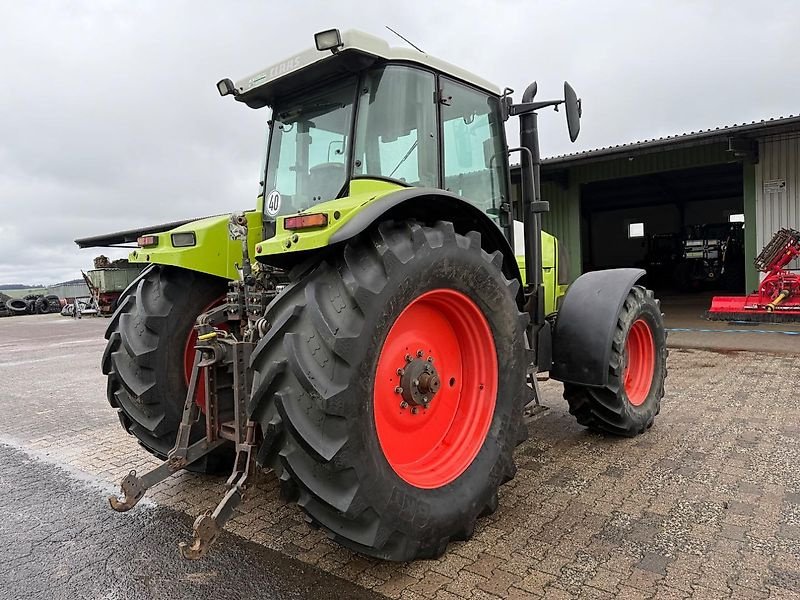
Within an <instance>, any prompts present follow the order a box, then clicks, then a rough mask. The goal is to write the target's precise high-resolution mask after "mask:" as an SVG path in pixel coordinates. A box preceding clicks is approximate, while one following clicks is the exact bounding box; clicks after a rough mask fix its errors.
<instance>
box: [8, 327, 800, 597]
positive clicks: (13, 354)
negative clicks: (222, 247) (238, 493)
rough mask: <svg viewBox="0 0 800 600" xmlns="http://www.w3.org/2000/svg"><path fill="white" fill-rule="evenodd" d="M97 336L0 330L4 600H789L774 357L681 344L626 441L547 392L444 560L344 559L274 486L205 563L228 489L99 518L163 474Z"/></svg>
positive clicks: (200, 489)
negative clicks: (140, 439)
mask: <svg viewBox="0 0 800 600" xmlns="http://www.w3.org/2000/svg"><path fill="white" fill-rule="evenodd" d="M105 324H106V322H105V321H104V320H102V319H85V320H83V321H82V322H76V321H72V320H70V319H63V318H61V317H59V316H58V315H42V316H30V317H14V318H9V319H0V444H3V443H4V444H5V447H3V448H0V518H2V521H0V599H2V600H5V599H6V598H38V597H43V598H76V597H78V598H80V597H86V598H110V599H113V598H127V597H159V596H158V595H157V594H155V595H154V594H153V590H156V591H158V590H162V591H163V596H162V597H170V598H179V597H180V598H182V597H189V598H191V597H198V598H206V597H208V598H214V597H220V598H227V597H231V598H237V597H244V596H250V597H268V598H269V597H276V598H281V597H288V598H295V597H307V598H326V597H330V596H331V595H333V594H334V593H335V594H336V595H338V596H340V597H341V598H358V597H359V596H358V594H359V593H360V594H367V593H373V592H374V593H377V594H382V595H384V596H386V597H390V598H400V599H402V600H422V599H435V600H458V599H470V600H487V599H489V600H496V599H498V598H542V597H544V598H550V599H552V598H609V599H611V598H647V599H649V598H692V599H700V598H793V599H797V598H800V393H798V382H800V358H799V357H798V356H797V355H793V354H790V353H788V352H786V349H785V348H783V349H779V351H776V353H764V352H761V353H753V352H742V351H727V350H725V348H720V347H717V348H715V349H716V350H723V352H719V351H716V352H708V351H703V350H697V349H693V348H673V350H672V351H671V354H670V358H669V362H668V368H669V378H668V380H667V395H666V397H665V399H664V402H663V405H662V411H661V414H660V415H659V417H658V418H657V419H656V422H655V425H654V426H653V428H652V429H651V430H650V431H648V432H647V434H645V435H642V436H639V437H637V438H635V439H631V440H628V439H622V440H621V439H614V438H608V437H604V436H599V435H594V434H591V433H588V432H586V431H585V430H584V429H583V428H581V427H579V426H578V425H577V424H576V423H575V420H574V419H573V418H572V416H571V415H570V414H569V413H568V411H567V407H566V404H565V402H564V401H563V400H562V399H561V386H560V384H558V383H556V382H546V383H544V384H543V385H542V391H543V403H544V404H545V406H546V407H547V410H545V411H543V412H541V413H539V414H538V415H537V417H536V418H534V419H533V420H531V421H530V422H529V423H528V429H529V434H530V439H529V440H528V441H527V442H525V443H524V444H523V445H522V446H520V448H519V449H518V450H517V453H516V460H517V464H518V466H519V471H518V473H517V476H516V478H515V479H514V480H513V481H512V482H510V483H509V484H507V485H506V486H504V487H503V488H502V490H501V493H500V507H499V509H498V511H497V512H496V513H495V514H493V515H491V516H489V517H487V518H484V519H481V520H480V521H479V523H478V526H477V528H476V533H475V537H474V538H473V539H472V540H471V541H469V542H458V543H454V544H451V545H450V546H449V548H448V551H447V553H446V554H445V555H444V556H443V557H442V558H440V559H437V560H433V561H418V562H414V563H404V564H391V563H384V562H380V561H377V560H371V559H366V558H364V557H361V556H358V555H356V554H353V553H352V552H349V551H347V550H345V549H343V548H341V547H340V546H338V545H336V544H335V543H333V542H331V541H330V540H329V539H328V538H327V537H326V536H325V535H324V534H323V533H322V532H320V531H317V530H313V529H310V528H309V527H308V526H307V525H306V524H305V522H304V519H303V516H302V513H301V511H300V510H299V509H298V508H297V507H296V506H292V505H286V504H284V503H282V502H281V501H280V499H279V497H278V490H277V484H276V482H275V480H274V477H272V476H271V475H269V474H267V475H264V476H262V477H261V478H260V480H259V481H258V483H257V485H255V487H254V488H253V489H252V491H251V492H252V493H250V494H249V495H248V497H247V499H246V501H245V502H244V503H243V504H242V505H241V506H240V507H239V509H238V510H237V513H236V516H235V517H234V518H233V519H232V521H231V522H230V523H229V527H228V530H229V532H230V533H231V535H227V536H225V538H224V539H222V540H220V543H219V544H218V545H217V546H216V547H215V548H214V549H213V552H214V554H212V556H211V557H210V558H209V559H207V561H208V562H203V563H186V562H184V561H182V560H181V559H180V558H179V557H178V554H177V550H176V546H175V544H176V543H177V542H178V541H180V540H183V539H186V537H187V536H188V535H189V531H190V526H191V522H192V519H193V518H194V517H195V516H197V515H198V514H200V513H202V512H204V511H205V510H208V509H210V508H213V506H214V505H215V504H216V502H217V501H218V500H219V498H220V496H221V494H222V493H223V491H224V479H225V478H224V477H209V476H200V475H195V474H191V473H182V474H179V475H177V476H175V477H173V478H171V479H170V480H168V481H166V482H164V483H162V484H159V485H158V486H156V487H155V488H154V489H153V490H151V491H150V492H149V493H148V498H149V499H150V501H149V502H148V503H146V504H144V505H140V506H137V507H136V508H134V509H133V510H132V511H130V512H128V513H125V514H121V515H120V514H116V513H113V512H112V511H111V510H110V509H108V508H107V507H106V503H105V502H106V501H105V496H106V495H107V494H108V493H109V492H111V491H112V490H113V489H114V482H117V481H119V480H120V478H121V477H122V476H124V474H125V473H127V472H128V470H130V469H137V470H139V471H142V470H145V469H147V468H150V467H152V466H155V465H156V464H158V463H157V461H155V460H154V459H153V458H152V457H150V456H149V455H148V454H147V453H146V452H144V451H143V450H142V449H141V448H140V447H139V446H138V445H137V444H136V442H135V440H134V439H133V438H132V437H130V436H128V435H126V434H125V433H124V432H123V431H122V430H121V428H120V427H119V423H118V422H117V418H116V416H115V413H114V411H113V410H111V409H110V408H109V406H108V404H107V402H106V399H105V379H104V377H103V375H102V374H101V373H100V369H99V363H100V357H101V354H102V351H103V347H104V340H103V339H102V331H103V328H104V326H105ZM709 335H711V334H709ZM714 335H717V336H732V337H734V338H735V336H736V335H737V334H729V333H719V334H714ZM743 335H746V334H743ZM758 335H766V334H752V335H750V338H757V337H758ZM674 337H675V336H671V343H673V342H674ZM787 337H790V336H787ZM726 339H727V338H726ZM748 339H749V338H748ZM689 341H691V340H689ZM31 457H34V458H31ZM98 486H99V488H98ZM44 502H52V503H53V505H54V508H52V509H50V510H48V509H47V508H46V505H45V504H44ZM112 550H113V552H112ZM10 565H13V568H10V567H9V566H10ZM293 572H294V574H295V575H296V577H294V578H293V577H292V573H293ZM237 577H238V578H239V579H237ZM12 578H13V582H12V583H11V584H9V582H10V581H11V579H12ZM239 580H241V581H240V582H238V583H237V581H239ZM345 580H346V581H345ZM284 582H288V584H287V585H283V583H284ZM347 582H351V584H353V585H351V586H350V587H347V586H348V585H350V584H348V583H347ZM81 585H85V586H87V587H85V588H81ZM26 586H27V587H26ZM215 586H216V587H215ZM365 590H371V591H372V592H367V591H365ZM4 594H5V595H4ZM237 594H238V595H237ZM269 594H272V596H269ZM290 594H295V595H294V596H292V595H290ZM326 594H328V596H326Z"/></svg>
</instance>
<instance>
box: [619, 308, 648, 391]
mask: <svg viewBox="0 0 800 600" xmlns="http://www.w3.org/2000/svg"><path fill="white" fill-rule="evenodd" d="M655 370H656V345H655V342H653V331H652V330H651V329H650V325H648V324H647V321H645V320H644V319H637V320H636V321H634V322H633V325H631V329H630V331H628V339H627V340H626V341H625V373H624V375H623V381H624V383H625V394H626V395H627V396H628V402H630V403H631V404H633V405H634V406H640V405H642V404H644V401H645V400H647V395H648V394H649V393H650V387H651V386H652V385H653V373H654V372H655Z"/></svg>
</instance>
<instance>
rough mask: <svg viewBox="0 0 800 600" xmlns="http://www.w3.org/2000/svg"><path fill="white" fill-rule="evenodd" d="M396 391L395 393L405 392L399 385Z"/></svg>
mask: <svg viewBox="0 0 800 600" xmlns="http://www.w3.org/2000/svg"><path fill="white" fill-rule="evenodd" d="M394 393H395V394H402V393H403V388H401V387H400V386H399V385H398V386H397V387H396V388H394Z"/></svg>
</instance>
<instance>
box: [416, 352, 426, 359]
mask: <svg viewBox="0 0 800 600" xmlns="http://www.w3.org/2000/svg"><path fill="white" fill-rule="evenodd" d="M423 354H425V353H424V352H423V351H422V350H417V358H422V355H423Z"/></svg>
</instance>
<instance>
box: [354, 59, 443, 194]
mask: <svg viewBox="0 0 800 600" xmlns="http://www.w3.org/2000/svg"><path fill="white" fill-rule="evenodd" d="M435 89H436V85H435V78H434V76H433V74H432V73H429V72H427V71H423V70H420V69H414V68H410V67H404V66H398V65H391V66H388V67H382V68H379V69H375V70H374V71H371V72H370V73H368V74H367V75H366V76H365V77H364V80H363V85H362V86H361V90H360V95H359V104H358V123H357V124H356V142H355V155H354V161H353V175H355V176H369V175H377V176H380V177H389V178H392V179H397V180H399V181H402V182H403V183H406V184H408V185H412V186H430V187H436V185H437V180H438V173H437V164H438V161H437V157H436V155H437V137H438V136H437V131H436V105H435V104H434V90H435Z"/></svg>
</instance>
